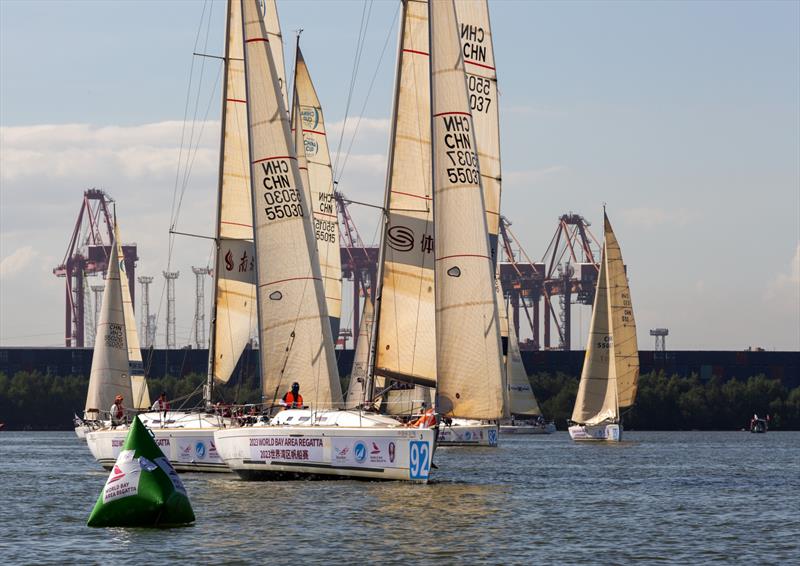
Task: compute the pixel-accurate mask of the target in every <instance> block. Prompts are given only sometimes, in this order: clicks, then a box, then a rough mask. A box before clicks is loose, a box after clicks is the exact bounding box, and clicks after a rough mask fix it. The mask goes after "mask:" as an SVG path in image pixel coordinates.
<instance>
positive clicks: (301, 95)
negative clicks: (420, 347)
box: [292, 38, 342, 339]
mask: <svg viewBox="0 0 800 566" xmlns="http://www.w3.org/2000/svg"><path fill="white" fill-rule="evenodd" d="M293 103H294V104H297V105H299V110H300V111H299V115H300V121H301V122H302V127H301V128H300V129H301V134H302V136H301V138H300V140H301V141H302V144H300V145H298V146H297V154H298V156H299V155H300V154H301V153H304V154H305V157H306V160H307V161H308V185H307V186H305V190H306V195H307V197H308V203H309V206H310V207H311V213H312V215H313V223H314V236H315V237H316V239H317V250H318V252H319V263H320V269H321V271H322V280H323V283H324V286H325V300H326V302H327V304H328V316H329V317H330V321H331V329H332V331H333V337H334V339H335V338H336V337H337V336H338V335H339V320H340V318H341V312H342V259H341V252H340V250H339V219H338V216H337V212H336V201H335V200H334V198H333V169H332V168H331V156H330V152H329V150H328V138H327V135H326V131H325V119H324V117H323V115H322V106H321V105H320V101H319V98H318V97H317V91H316V90H315V89H314V84H313V83H312V82H311V75H310V74H309V72H308V67H307V66H306V62H305V59H303V53H302V52H301V51H300V45H299V38H298V46H297V57H296V61H295V68H294V99H293ZM292 129H297V120H296V117H295V113H294V112H293V113H292Z"/></svg>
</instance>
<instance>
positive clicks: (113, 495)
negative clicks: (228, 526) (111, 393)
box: [87, 417, 194, 527]
mask: <svg viewBox="0 0 800 566" xmlns="http://www.w3.org/2000/svg"><path fill="white" fill-rule="evenodd" d="M193 522H194V511H192V505H191V504H190V503H189V498H188V497H187V496H186V489H185V488H184V487H183V482H181V479H180V477H178V474H177V472H175V469H174V468H173V467H172V464H170V463H169V460H167V458H166V457H165V456H164V454H163V453H162V452H161V449H160V448H159V447H158V445H157V444H156V442H155V440H153V437H152V436H151V435H150V431H148V430H147V427H145V426H144V425H143V424H142V422H141V421H140V420H139V417H134V419H133V424H132V425H131V429H130V431H129V432H128V436H127V437H126V438H125V444H124V445H123V446H122V451H121V452H120V453H119V456H118V457H117V461H116V462H115V463H114V467H113V468H112V469H111V474H109V476H108V480H107V481H106V485H105V487H103V491H102V492H101V493H100V497H98V498H97V503H96V504H95V506H94V509H93V510H92V514H91V515H90V516H89V521H88V523H87V525H88V526H90V527H177V526H182V525H188V524H189V523H193Z"/></svg>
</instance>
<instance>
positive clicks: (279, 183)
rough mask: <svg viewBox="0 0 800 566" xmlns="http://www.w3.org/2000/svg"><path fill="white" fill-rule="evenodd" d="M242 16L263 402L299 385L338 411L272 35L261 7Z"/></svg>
mask: <svg viewBox="0 0 800 566" xmlns="http://www.w3.org/2000/svg"><path fill="white" fill-rule="evenodd" d="M242 12H243V14H244V18H243V28H244V31H243V38H244V40H245V41H244V45H245V49H244V54H245V57H244V60H245V61H244V62H245V82H246V92H247V101H248V104H247V120H248V127H249V134H250V148H249V156H250V157H249V162H250V167H251V168H250V177H251V185H252V198H253V226H254V236H255V247H256V250H257V255H256V261H255V264H256V265H255V269H256V278H257V282H258V284H257V295H258V318H259V342H260V345H261V348H260V356H261V374H262V395H263V397H264V399H265V401H266V402H268V403H269V402H272V401H275V400H277V399H279V398H280V397H281V395H282V393H283V392H284V391H285V390H288V388H289V387H290V386H291V384H292V382H295V381H296V382H298V383H299V384H300V388H301V389H300V390H301V393H302V395H303V397H304V400H305V402H306V403H307V404H311V405H312V406H317V407H320V408H329V407H340V406H341V405H342V402H343V400H342V390H341V384H340V383H339V375H338V371H337V368H336V360H335V358H334V352H333V338H332V336H331V327H330V324H329V321H328V315H327V309H326V304H325V294H324V288H323V285H322V274H321V271H320V266H319V261H318V256H317V249H316V241H315V238H314V234H313V231H312V227H311V217H310V210H309V203H308V200H307V198H306V195H305V192H304V189H303V186H302V182H301V175H300V171H299V169H298V163H297V158H296V155H295V152H294V142H293V140H292V137H291V131H290V125H289V116H288V114H287V111H286V107H285V101H284V98H283V96H282V93H281V89H280V84H279V81H278V76H277V72H276V68H275V61H274V59H273V56H272V53H271V52H270V50H269V47H268V45H266V44H265V42H263V41H259V40H262V39H265V38H266V35H267V32H266V30H265V27H264V22H263V21H262V20H261V18H260V17H259V12H260V9H259V2H258V0H243V9H242ZM256 203H257V204H256Z"/></svg>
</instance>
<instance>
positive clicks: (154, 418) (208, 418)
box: [86, 412, 230, 472]
mask: <svg viewBox="0 0 800 566" xmlns="http://www.w3.org/2000/svg"><path fill="white" fill-rule="evenodd" d="M140 418H141V419H142V422H143V423H144V424H146V425H147V426H148V428H149V430H150V431H151V432H152V433H153V435H154V436H155V440H156V444H158V446H159V448H161V451H162V452H163V453H164V455H165V456H166V457H167V458H168V459H169V461H170V462H171V463H172V465H173V467H174V468H175V469H176V470H177V471H179V472H230V470H229V469H228V466H227V465H225V462H224V461H223V460H222V458H220V456H219V453H218V452H217V447H216V444H215V442H214V431H215V430H217V429H218V428H219V426H220V425H221V424H224V421H228V420H229V419H224V420H223V419H222V418H220V417H218V416H216V415H211V414H205V413H184V412H170V413H167V418H166V419H163V413H144V414H143V415H141V416H140ZM162 419H163V421H164V422H163V424H162ZM127 436H128V427H127V426H122V427H116V428H113V429H112V428H103V429H100V430H94V431H90V432H87V433H86V444H87V445H88V446H89V450H90V451H91V452H92V455H93V456H94V457H95V460H97V462H98V463H99V464H100V465H101V466H103V468H105V469H107V470H110V469H111V467H112V466H113V465H114V462H115V461H116V459H117V456H119V453H120V450H122V445H123V444H124V443H125V438H126V437H127Z"/></svg>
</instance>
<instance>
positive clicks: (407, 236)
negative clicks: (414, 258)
mask: <svg viewBox="0 0 800 566" xmlns="http://www.w3.org/2000/svg"><path fill="white" fill-rule="evenodd" d="M386 236H387V238H388V239H387V242H388V244H389V247H390V248H392V249H393V250H396V251H398V252H410V251H411V250H412V249H413V248H414V232H412V231H411V230H410V229H408V228H406V227H405V226H392V227H391V228H389V230H388V231H387V232H386Z"/></svg>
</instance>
